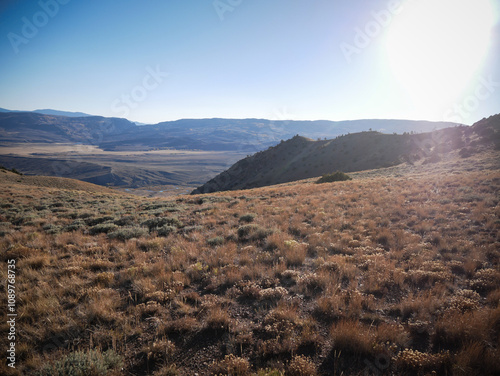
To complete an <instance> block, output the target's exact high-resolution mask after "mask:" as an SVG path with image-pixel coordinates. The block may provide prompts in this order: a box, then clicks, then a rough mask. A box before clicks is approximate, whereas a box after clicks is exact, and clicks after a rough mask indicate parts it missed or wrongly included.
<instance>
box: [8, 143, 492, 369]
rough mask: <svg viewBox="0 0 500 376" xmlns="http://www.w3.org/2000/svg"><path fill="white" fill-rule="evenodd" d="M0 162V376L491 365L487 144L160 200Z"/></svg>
mask: <svg viewBox="0 0 500 376" xmlns="http://www.w3.org/2000/svg"><path fill="white" fill-rule="evenodd" d="M0 173H1V174H2V176H0V178H1V180H0V188H1V190H0V192H1V193H0V258H1V265H3V266H2V267H1V268H0V273H1V279H2V281H5V280H6V276H7V267H6V266H7V260H11V259H15V260H16V273H17V274H16V288H17V297H16V299H17V312H18V317H17V322H16V329H17V340H16V355H17V361H16V364H17V368H16V369H15V370H12V369H10V368H8V367H7V366H6V364H5V361H2V363H1V365H0V373H1V374H5V375H9V374H18V375H21V374H22V375H31V374H32V375H48V374H51V375H70V374H71V375H73V374H76V375H80V374H90V375H121V374H128V375H143V374H148V375H194V374H195V373H197V374H199V375H216V374H217V375H219V374H222V375H259V376H264V375H275V376H277V375H301V376H304V375H332V374H333V375H364V374H376V375H427V374H429V375H431V374H438V375H445V374H447V375H495V374H498V372H499V370H500V364H499V361H500V350H499V338H500V307H499V299H500V269H499V268H500V265H499V257H500V247H499V245H500V241H499V235H500V205H499V189H500V172H499V168H498V152H494V151H484V152H478V153H475V154H474V155H472V156H468V157H464V158H463V157H460V156H458V155H456V156H450V158H448V159H446V160H444V159H443V160H441V161H439V162H435V163H422V164H414V163H412V164H403V165H400V166H398V167H393V168H388V169H381V170H373V171H364V172H360V173H353V174H350V175H351V177H352V180H347V181H336V182H334V183H324V184H315V183H316V181H317V178H314V179H310V180H303V181H299V182H294V183H286V184H282V185H278V186H272V187H266V188H258V189H253V190H247V191H231V192H223V193H217V194H212V195H199V196H196V195H194V196H178V197H176V198H171V199H163V200H160V199H157V200H153V199H148V198H144V197H135V196H131V195H125V194H117V193H114V192H112V191H111V190H106V189H96V190H94V191H92V190H90V189H89V187H90V185H81V186H79V185H78V183H76V182H75V183H73V185H71V186H70V187H69V186H68V187H66V185H61V186H54V185H52V186H51V184H49V183H47V182H46V181H45V180H44V184H38V185H37V183H36V178H32V179H31V180H30V184H29V185H28V184H25V183H23V180H22V179H21V178H20V177H18V175H15V176H14V174H12V173H11V172H7V171H4V172H0ZM7 176H10V178H9V179H7V178H6V177H7ZM13 176H14V177H13ZM53 181H59V180H53ZM82 184H83V183H82ZM0 289H1V291H2V292H3V293H2V296H4V297H5V296H6V294H5V289H6V285H5V283H3V284H2V286H1V287H0ZM6 307H7V303H6V300H4V301H3V303H2V305H1V306H0V311H1V314H2V317H4V318H5V317H6ZM8 329H9V327H8V325H7V323H6V320H2V323H0V331H1V332H2V333H4V334H5V333H7V331H8ZM6 342H7V336H6V335H1V336H0V344H1V347H2V348H4V349H5V348H7V343H6ZM78 372H80V373H78Z"/></svg>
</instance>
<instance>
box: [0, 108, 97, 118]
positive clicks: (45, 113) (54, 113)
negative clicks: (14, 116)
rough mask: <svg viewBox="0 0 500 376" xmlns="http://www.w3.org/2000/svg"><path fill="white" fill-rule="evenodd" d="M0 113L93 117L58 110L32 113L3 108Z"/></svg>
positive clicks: (81, 113)
mask: <svg viewBox="0 0 500 376" xmlns="http://www.w3.org/2000/svg"><path fill="white" fill-rule="evenodd" d="M0 112H36V113H37V114H44V115H56V116H68V117H85V116H93V115H89V114H85V113H83V112H70V111H58V110H51V109H45V110H34V111H15V110H7V109H5V108H0Z"/></svg>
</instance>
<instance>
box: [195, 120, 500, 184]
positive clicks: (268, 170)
mask: <svg viewBox="0 0 500 376" xmlns="http://www.w3.org/2000/svg"><path fill="white" fill-rule="evenodd" d="M499 135H500V115H496V116H492V117H490V118H489V119H485V120H483V121H481V122H478V123H476V124H475V125H474V126H472V127H466V126H461V127H455V128H447V129H443V130H437V131H433V132H430V133H423V134H409V133H405V134H402V135H399V134H392V135H388V134H382V133H379V132H374V131H372V132H361V133H355V134H349V135H345V136H341V137H337V138H335V139H333V140H318V141H314V140H311V139H307V138H305V137H300V136H296V137H294V138H292V139H291V140H288V141H286V142H282V143H280V144H279V145H277V146H275V147H271V148H269V149H267V150H266V151H263V152H259V153H256V154H254V155H252V156H250V157H247V158H245V159H243V160H241V161H239V162H237V163H236V164H234V165H233V166H232V167H231V168H229V169H228V170H227V171H224V172H223V173H221V174H219V175H217V176H216V177H214V178H213V179H211V180H210V181H208V182H207V183H205V184H204V185H203V186H201V187H199V188H197V189H196V190H194V191H193V193H195V194H197V193H211V192H217V191H225V190H236V189H248V188H256V187H263V186H268V185H274V184H280V183H285V182H289V181H295V180H300V179H307V178H311V177H313V176H319V175H323V174H327V173H331V172H333V171H336V170H342V171H344V172H351V171H361V170H368V169H375V168H381V167H388V166H394V165H398V164H400V163H405V162H406V163H410V164H413V163H432V162H436V161H438V160H440V159H441V158H442V156H443V155H445V154H447V153H449V152H452V151H455V152H460V153H461V155H462V156H464V157H466V156H468V155H470V154H472V153H474V152H476V151H477V150H480V149H481V148H483V147H486V148H488V147H495V145H496V146H497V147H498V145H499V144H500V143H499V141H498V138H499Z"/></svg>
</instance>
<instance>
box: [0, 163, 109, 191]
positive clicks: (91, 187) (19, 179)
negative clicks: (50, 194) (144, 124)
mask: <svg viewBox="0 0 500 376" xmlns="http://www.w3.org/2000/svg"><path fill="white" fill-rule="evenodd" d="M0 185H1V186H2V187H3V189H6V187H9V186H10V187H15V186H26V187H39V188H53V189H57V190H63V189H64V190H71V191H84V192H87V193H99V194H103V193H107V194H109V193H112V192H114V191H112V190H110V189H109V188H105V187H102V186H100V185H96V184H91V183H87V182H84V181H80V180H76V179H67V178H59V177H50V176H27V175H18V174H14V173H12V172H10V171H6V170H4V169H0Z"/></svg>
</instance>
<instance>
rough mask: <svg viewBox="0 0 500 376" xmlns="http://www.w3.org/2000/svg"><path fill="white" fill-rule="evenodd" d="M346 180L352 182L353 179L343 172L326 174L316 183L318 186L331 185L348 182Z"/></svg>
mask: <svg viewBox="0 0 500 376" xmlns="http://www.w3.org/2000/svg"><path fill="white" fill-rule="evenodd" d="M346 180H352V178H351V177H350V176H349V175H347V174H345V173H343V172H342V171H336V172H334V173H333V174H326V175H323V176H322V177H321V178H319V179H318V181H316V184H321V183H331V182H334V181H346Z"/></svg>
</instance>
